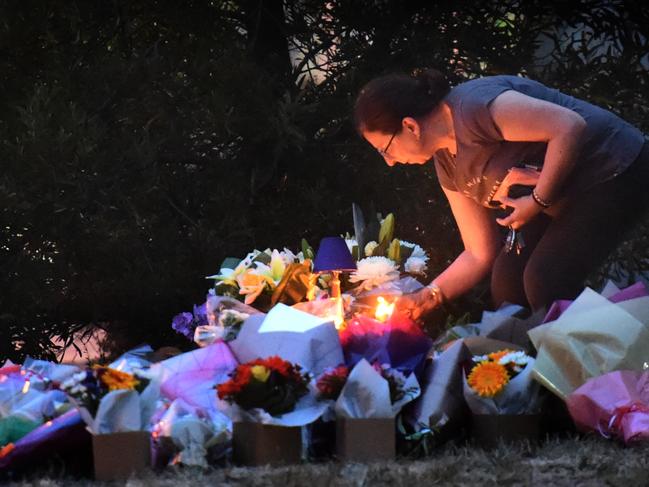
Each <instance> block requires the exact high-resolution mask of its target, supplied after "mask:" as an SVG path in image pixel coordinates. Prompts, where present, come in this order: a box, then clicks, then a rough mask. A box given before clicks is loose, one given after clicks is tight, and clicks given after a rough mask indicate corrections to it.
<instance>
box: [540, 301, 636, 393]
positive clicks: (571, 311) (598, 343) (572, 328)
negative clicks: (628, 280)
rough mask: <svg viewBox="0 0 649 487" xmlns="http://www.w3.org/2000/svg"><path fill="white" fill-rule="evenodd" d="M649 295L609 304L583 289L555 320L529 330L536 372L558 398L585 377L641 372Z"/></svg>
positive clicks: (583, 380)
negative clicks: (614, 372) (535, 352)
mask: <svg viewBox="0 0 649 487" xmlns="http://www.w3.org/2000/svg"><path fill="white" fill-rule="evenodd" d="M648 325H649V297H647V296H643V297H636V298H633V299H628V300H625V301H621V302H618V303H613V302H611V301H610V300H608V299H606V298H605V297H604V296H602V295H600V294H598V293H596V292H595V291H593V290H592V289H590V288H586V289H585V290H584V291H583V292H582V293H581V294H580V295H579V297H578V298H577V299H576V300H575V301H574V302H573V303H572V304H571V305H570V306H569V307H568V308H567V309H566V310H565V311H564V312H563V313H562V314H561V315H560V316H559V318H558V319H557V320H555V321H552V322H549V323H546V324H543V325H540V326H537V327H536V328H534V329H532V330H530V331H529V333H528V334H529V336H530V338H531V340H532V343H533V344H534V346H535V347H536V349H537V351H538V353H537V356H536V363H535V367H534V372H533V373H534V376H535V378H536V379H537V380H538V381H540V382H541V383H542V384H543V385H544V386H545V387H546V388H548V389H549V390H550V391H552V392H553V393H555V394H556V395H557V396H559V397H560V398H562V399H564V400H565V399H566V397H567V396H568V395H569V394H570V393H571V392H573V391H574V390H575V389H577V388H578V387H579V386H581V385H582V384H584V382H586V381H587V380H588V379H590V378H593V377H598V376H600V375H602V374H605V373H607V372H612V371H614V370H642V368H643V366H644V364H645V363H646V362H647V349H648V348H649V326H648Z"/></svg>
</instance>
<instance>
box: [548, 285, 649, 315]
mask: <svg viewBox="0 0 649 487" xmlns="http://www.w3.org/2000/svg"><path fill="white" fill-rule="evenodd" d="M644 296H649V291H647V288H646V286H645V285H644V284H643V283H642V282H636V283H635V284H633V285H631V286H629V287H626V288H624V289H621V290H620V291H618V292H617V293H615V294H613V295H612V296H610V297H609V298H608V300H609V301H610V302H611V303H621V302H622V301H628V300H629V299H636V298H642V297H644ZM571 304H572V300H568V299H558V300H557V301H555V302H554V303H552V305H551V306H550V309H549V310H548V312H547V314H546V315H545V317H544V318H543V321H542V324H543V323H549V322H550V321H555V320H557V319H558V318H559V316H561V315H562V314H563V312H564V311H565V310H567V309H568V307H569V306H570V305H571Z"/></svg>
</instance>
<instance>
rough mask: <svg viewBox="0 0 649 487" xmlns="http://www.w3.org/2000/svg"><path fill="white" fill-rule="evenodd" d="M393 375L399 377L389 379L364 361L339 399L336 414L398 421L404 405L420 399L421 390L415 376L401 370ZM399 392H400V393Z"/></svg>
mask: <svg viewBox="0 0 649 487" xmlns="http://www.w3.org/2000/svg"><path fill="white" fill-rule="evenodd" d="M391 373H393V374H399V376H396V375H395V376H393V377H392V378H388V379H386V378H385V377H384V375H385V374H382V373H381V372H380V371H379V370H377V368H376V367H373V366H372V365H370V363H369V362H368V361H367V360H365V359H362V360H360V361H359V362H358V363H357V364H356V365H355V366H354V368H353V369H352V370H351V372H350V373H349V376H348V377H347V382H346V383H345V386H344V387H343V389H342V391H341V392H340V395H339V396H338V399H337V400H336V403H335V406H334V410H335V412H336V415H337V416H342V417H346V418H364V419H368V418H394V417H395V416H396V415H397V414H399V412H400V411H401V409H402V408H403V406H405V405H406V404H408V403H409V402H410V401H412V400H414V399H416V398H417V397H419V394H420V393H421V389H420V387H419V382H418V381H417V378H416V377H415V375H414V374H409V375H408V376H407V377H406V376H404V375H403V374H400V373H399V372H398V371H393V372H391ZM391 382H392V383H393V388H392V391H391ZM395 389H398V392H397V393H396V394H395V392H396V391H395ZM391 392H392V393H391ZM393 399H394V401H393Z"/></svg>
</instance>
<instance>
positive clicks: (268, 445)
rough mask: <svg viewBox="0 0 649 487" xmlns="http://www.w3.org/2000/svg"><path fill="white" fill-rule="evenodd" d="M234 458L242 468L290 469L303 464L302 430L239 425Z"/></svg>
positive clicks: (233, 436) (235, 439) (236, 432)
mask: <svg viewBox="0 0 649 487" xmlns="http://www.w3.org/2000/svg"><path fill="white" fill-rule="evenodd" d="M232 456H233V459H234V462H235V463H237V464H238V465H245V466H250V467H253V466H259V465H286V464H291V463H300V461H301V460H302V428H300V427H286V426H274V425H268V424H262V423H254V422H235V423H234V424H233V430H232Z"/></svg>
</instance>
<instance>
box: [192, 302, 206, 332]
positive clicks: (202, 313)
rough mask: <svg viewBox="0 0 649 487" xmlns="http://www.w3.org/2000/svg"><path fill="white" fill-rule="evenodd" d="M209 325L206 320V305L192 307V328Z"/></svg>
mask: <svg viewBox="0 0 649 487" xmlns="http://www.w3.org/2000/svg"><path fill="white" fill-rule="evenodd" d="M205 325H209V322H208V319H207V303H204V304H201V305H200V306H196V305H194V327H196V326H205Z"/></svg>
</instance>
